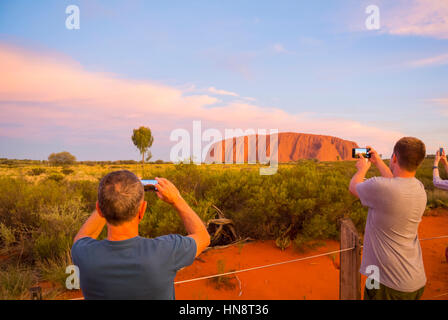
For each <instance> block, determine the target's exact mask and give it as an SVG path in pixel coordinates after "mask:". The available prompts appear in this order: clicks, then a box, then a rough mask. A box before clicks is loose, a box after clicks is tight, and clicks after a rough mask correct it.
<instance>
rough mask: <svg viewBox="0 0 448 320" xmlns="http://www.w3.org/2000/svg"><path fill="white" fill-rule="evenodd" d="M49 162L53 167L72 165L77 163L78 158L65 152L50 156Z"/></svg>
mask: <svg viewBox="0 0 448 320" xmlns="http://www.w3.org/2000/svg"><path fill="white" fill-rule="evenodd" d="M48 162H49V163H50V164H51V165H53V166H64V165H71V164H74V163H75V162H76V157H75V156H74V155H72V154H71V153H70V152H67V151H63V152H58V153H52V154H50V155H49V156H48Z"/></svg>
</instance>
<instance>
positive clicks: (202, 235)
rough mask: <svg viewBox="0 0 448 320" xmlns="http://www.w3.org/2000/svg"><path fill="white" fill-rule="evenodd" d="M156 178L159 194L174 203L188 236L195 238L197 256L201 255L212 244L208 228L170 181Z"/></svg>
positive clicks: (163, 198) (168, 201) (166, 200)
mask: <svg viewBox="0 0 448 320" xmlns="http://www.w3.org/2000/svg"><path fill="white" fill-rule="evenodd" d="M156 180H157V181H158V185H157V189H158V191H157V196H158V197H159V198H160V199H162V200H163V201H165V202H167V203H170V204H172V205H173V207H174V208H175V209H176V210H177V212H178V213H179V216H180V218H181V219H182V222H183V223H184V226H185V229H186V230H187V233H188V237H190V238H193V239H194V240H195V242H196V247H197V250H196V257H197V256H199V255H200V254H201V252H202V251H204V249H205V248H207V247H208V245H209V244H210V235H209V234H208V231H207V228H206V227H205V225H204V223H203V222H202V220H201V218H199V216H198V215H197V214H196V212H194V211H193V209H191V207H190V206H189V205H188V203H187V202H186V201H185V200H184V199H183V198H182V196H181V195H180V193H179V191H178V190H177V188H176V187H175V186H174V185H173V184H172V183H171V182H170V181H168V180H167V179H164V178H156Z"/></svg>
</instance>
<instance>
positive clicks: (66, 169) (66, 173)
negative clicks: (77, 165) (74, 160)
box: [61, 168, 75, 176]
mask: <svg viewBox="0 0 448 320" xmlns="http://www.w3.org/2000/svg"><path fill="white" fill-rule="evenodd" d="M61 172H62V173H63V174H65V175H66V176H68V175H69V174H72V173H73V172H75V170H73V169H70V168H64V169H62V170H61Z"/></svg>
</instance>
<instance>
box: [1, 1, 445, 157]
mask: <svg viewBox="0 0 448 320" xmlns="http://www.w3.org/2000/svg"><path fill="white" fill-rule="evenodd" d="M71 4H75V5H77V6H78V7H79V9H80V29H79V30H68V29H66V27H65V19H66V17H67V14H66V13H65V9H66V7H67V6H68V5H71ZM371 4H374V5H377V6H378V7H379V8H380V14H381V15H380V17H381V28H380V29H379V30H367V29H366V28H365V24H364V23H365V20H366V18H367V14H366V13H365V9H366V7H367V6H368V5H371ZM193 120H201V121H202V126H203V128H204V129H205V128H217V129H219V130H222V132H223V133H224V128H241V129H243V130H245V129H248V128H253V129H257V128H261V129H271V128H273V129H274V128H275V129H277V128H278V129H279V131H281V132H282V131H283V132H286V131H294V132H303V133H316V134H325V135H333V136H337V137H340V138H344V139H348V140H354V141H356V142H358V144H360V145H361V146H364V145H372V146H374V147H376V148H377V149H378V150H379V151H380V153H383V154H384V155H385V156H388V155H390V153H391V151H392V148H393V144H394V142H395V141H396V140H397V139H398V138H400V137H401V136H405V135H406V136H407V135H411V136H416V137H419V138H421V139H422V140H423V141H424V142H425V143H426V144H427V148H428V153H434V151H435V150H436V148H438V147H439V146H444V147H446V148H448V129H447V124H448V1H446V0H394V1H387V0H378V1H373V0H369V1H363V0H337V1H326V0H320V1H295V0H294V1H280V2H279V1H240V0H239V1H236V0H235V1H234V0H226V1H210V0H204V1H192V0H189V1H169V2H167V1H143V0H140V1H137V0H132V1H111V0H107V1H106V0H103V1H99V0H98V1H95V0H88V1H87V0H86V1H80V0H78V1H76V0H70V1H65V0H54V1H46V0H41V1H32V2H31V1H25V0H14V1H13V0H1V1H0V158H2V157H7V158H19V159H22V158H28V159H46V158H47V157H48V155H49V154H50V153H52V152H58V151H62V150H67V151H69V152H71V153H73V154H74V155H75V156H76V157H77V158H78V159H79V160H117V159H136V160H138V159H139V158H140V156H139V154H138V151H137V149H135V147H134V146H133V144H132V141H131V139H130V136H131V134H132V129H133V128H137V127H139V126H141V125H144V126H148V127H150V128H151V129H152V131H153V134H154V137H155V140H154V144H153V147H152V154H153V159H154V160H155V159H164V160H169V151H170V148H171V147H172V146H173V145H174V144H175V143H174V142H171V141H170V140H169V135H170V132H171V131H172V130H173V129H177V128H184V129H187V130H189V131H191V130H192V121H193ZM204 144H205V143H204Z"/></svg>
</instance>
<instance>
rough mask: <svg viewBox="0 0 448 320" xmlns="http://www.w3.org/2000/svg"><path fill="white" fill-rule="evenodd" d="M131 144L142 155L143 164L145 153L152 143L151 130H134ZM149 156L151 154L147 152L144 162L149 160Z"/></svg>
mask: <svg viewBox="0 0 448 320" xmlns="http://www.w3.org/2000/svg"><path fill="white" fill-rule="evenodd" d="M132 142H133V143H134V145H135V146H136V147H137V149H138V150H139V151H140V154H141V155H142V163H145V153H146V152H148V150H149V148H151V146H152V143H153V142H154V137H153V136H152V133H151V129H149V128H148V127H143V126H142V127H140V128H138V129H134V130H133V134H132ZM151 156H152V155H151V152H149V153H148V157H147V159H146V160H149V159H150V158H151Z"/></svg>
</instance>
